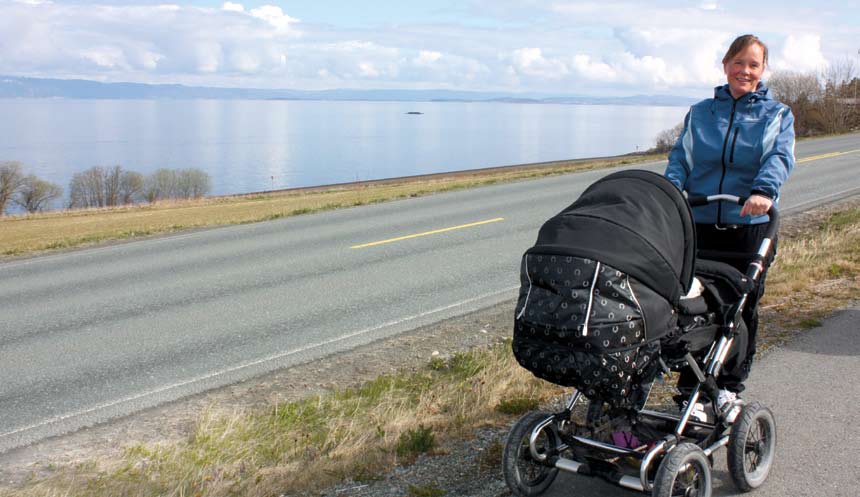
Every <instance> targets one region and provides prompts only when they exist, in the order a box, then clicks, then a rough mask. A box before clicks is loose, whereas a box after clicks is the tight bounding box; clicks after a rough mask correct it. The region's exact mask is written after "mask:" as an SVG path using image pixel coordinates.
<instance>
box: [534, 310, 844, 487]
mask: <svg viewBox="0 0 860 497" xmlns="http://www.w3.org/2000/svg"><path fill="white" fill-rule="evenodd" d="M858 337H860V307H854V308H851V309H848V310H845V311H842V312H840V313H838V314H836V315H835V316H833V317H831V318H830V319H828V320H826V321H825V322H824V324H823V326H822V327H820V328H816V329H815V330H812V331H810V332H809V333H806V334H804V335H802V336H801V337H799V338H798V339H796V340H794V341H793V342H791V343H790V344H788V345H787V346H785V347H782V348H781V349H778V350H775V351H773V352H771V353H770V354H768V355H767V357H766V358H765V359H764V360H762V361H760V362H759V363H758V364H756V365H755V367H754V369H753V373H752V375H751V376H750V380H749V381H748V382H747V383H746V385H747V391H746V392H745V393H744V397H745V398H746V399H750V400H752V399H755V400H759V401H761V402H762V403H763V404H764V405H765V406H767V407H769V408H770V409H771V411H773V414H774V419H775V420H776V426H777V449H776V458H775V460H774V465H773V468H772V469H771V473H770V476H769V477H768V479H767V481H765V483H764V485H762V486H761V487H759V488H758V489H756V490H754V491H753V492H751V493H749V494H744V495H750V496H754V497H784V496H791V497H823V496H827V497H855V496H856V495H858V492H860V490H858V489H860V460H858V458H857V455H858V451H857V447H858V446H860V424H858V423H857V420H858V419H860V402H857V399H858V398H860V382H858V381H857V377H856V372H857V371H858V370H860V340H858ZM714 460H715V465H714V470H713V472H712V477H713V488H714V496H715V497H724V496H730V495H741V493H740V492H739V491H738V490H737V489H736V488H735V487H734V484H733V483H732V481H731V477H730V476H729V470H728V467H727V465H726V450H725V449H721V450H719V451H718V452H716V453H714ZM543 495H544V496H545V497H573V496H585V495H600V496H603V497H630V496H634V495H642V494H639V493H637V492H632V491H628V490H624V489H621V488H619V487H616V486H614V485H610V484H608V483H605V482H603V481H600V480H597V479H593V478H587V477H579V476H576V475H569V474H564V473H561V474H560V475H559V476H558V478H557V479H556V481H555V483H553V485H552V486H551V487H550V488H549V490H548V491H547V492H546V493H545V494H543Z"/></svg>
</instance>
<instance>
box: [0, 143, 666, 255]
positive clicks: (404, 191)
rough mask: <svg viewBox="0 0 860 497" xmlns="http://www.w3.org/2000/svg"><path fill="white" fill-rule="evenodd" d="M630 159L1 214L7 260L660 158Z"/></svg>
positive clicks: (0, 250)
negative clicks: (33, 212) (10, 214)
mask: <svg viewBox="0 0 860 497" xmlns="http://www.w3.org/2000/svg"><path fill="white" fill-rule="evenodd" d="M659 158H662V156H656V155H654V156H645V155H639V156H626V157H617V158H607V159H596V160H576V161H558V162H549V163H541V164H533V165H526V166H511V167H501V168H491V169H483V170H476V171H463V172H457V173H448V174H438V175H429V176H419V177H410V178H400V179H392V180H385V181H373V182H364V183H354V184H349V185H340V186H333V187H320V188H307V189H300V190H292V191H289V190H288V191H282V192H268V193H262V194H252V195H237V196H231V197H213V198H207V199H201V200H189V201H176V202H164V203H156V204H148V205H140V206H124V207H116V208H106V209H89V210H71V211H58V212H46V213H41V214H32V215H26V216H8V217H0V233H3V236H2V237H0V256H20V255H27V254H32V253H36V252H42V251H46V250H58V249H68V248H73V247H80V246H85V245H92V244H96V243H102V242H107V241H114V240H124V239H129V238H136V237H142V236H149V235H155V234H164V233H171V232H176V231H181V230H188V229H195V228H204V227H211V226H224V225H230V224H245V223H254V222H259V221H271V220H275V219H280V218H284V217H290V216H297V215H301V214H308V213H311V212H319V211H325V210H332V209H340V208H346V207H353V206H358V205H365V204H374V203H379V202H387V201H390V200H396V199H402V198H409V197H418V196H422V195H429V194H432V193H439V192H444V191H451V190H460V189H466V188H472V187H476V186H482V185H489V184H493V183H501V182H509V181H515V180H521V179H527V178H535V177H540V176H549V175H556V174H564V173H570V172H577V171H585V170H589V169H598V168H604V167H612V166H618V165H622V164H631V163H635V162H643V161H646V160H656V159H659Z"/></svg>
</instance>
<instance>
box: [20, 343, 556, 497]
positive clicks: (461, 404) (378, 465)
mask: <svg viewBox="0 0 860 497" xmlns="http://www.w3.org/2000/svg"><path fill="white" fill-rule="evenodd" d="M558 393H559V390H558V388H556V387H552V386H548V385H546V384H545V383H542V382H539V381H538V380H536V379H535V378H534V377H533V376H532V375H531V374H529V373H528V372H526V371H525V370H523V369H522V368H519V367H516V364H515V361H514V359H513V357H512V355H511V354H510V352H509V347H507V346H501V345H500V346H498V347H495V348H493V349H490V350H480V351H473V352H471V353H466V354H460V355H455V356H454V357H452V358H451V359H450V360H448V361H444V362H440V361H436V362H434V363H433V364H432V365H428V366H427V367H426V368H424V369H423V370H421V371H419V372H417V373H409V374H399V375H392V376H383V377H380V378H378V379H376V380H374V381H371V382H368V383H366V384H364V385H362V386H361V387H359V388H354V389H348V390H339V391H333V392H331V393H330V394H327V395H324V396H316V397H312V398H309V399H305V400H302V401H299V402H290V403H285V404H277V405H273V406H271V407H270V408H269V409H267V410H264V411H259V412H236V413H233V414H232V415H227V416H225V415H220V416H213V415H211V414H210V413H203V414H202V415H201V418H200V420H199V422H198V425H197V428H196V430H195V432H194V433H193V434H192V435H191V436H190V437H189V439H188V440H187V441H186V442H184V443H181V444H174V445H164V446H155V447H143V446H135V447H131V448H129V449H128V450H127V452H126V456H125V459H124V460H123V461H120V462H118V463H116V462H109V461H101V462H99V463H98V464H96V463H90V464H86V465H83V466H79V467H74V468H63V469H61V470H59V471H58V472H57V474H56V475H54V476H52V477H49V478H47V479H44V480H42V481H40V482H37V483H33V484H30V485H28V486H27V487H26V488H23V489H19V490H15V491H11V492H9V493H5V494H4V495H7V496H13V495H14V496H37V495H38V496H48V497H50V496H61V495H62V496H66V495H68V496H84V495H86V496H116V495H123V496H141V497H143V496H157V495H166V496H198V495H199V496H234V495H235V496H240V495H241V496H251V497H253V496H276V495H281V494H282V493H284V492H287V493H289V494H294V493H295V492H299V491H304V492H308V491H311V490H313V489H318V488H320V487H322V486H325V485H327V484H332V483H334V482H337V481H341V480H343V479H353V480H359V481H362V480H368V479H372V478H375V477H376V476H377V475H379V474H380V472H381V471H383V470H386V469H388V468H390V467H392V466H393V465H395V464H398V463H404V462H406V463H408V462H409V461H410V460H411V459H413V458H414V457H415V455H416V454H418V453H421V452H425V451H427V450H428V449H431V448H432V447H433V445H434V444H433V441H432V437H436V438H442V439H444V438H447V437H457V436H463V435H465V434H466V433H468V432H469V431H471V430H472V429H473V428H474V427H476V426H480V425H486V424H488V423H494V422H498V421H499V420H500V419H502V418H503V417H504V415H502V414H499V413H498V412H497V411H496V409H495V408H496V406H497V405H499V403H500V402H501V401H502V400H504V399H507V398H509V397H518V398H530V399H534V400H535V401H537V402H541V401H546V400H547V399H549V398H550V397H552V396H554V395H557V394H558ZM428 438H430V440H429V441H428Z"/></svg>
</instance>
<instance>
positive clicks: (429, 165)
mask: <svg viewBox="0 0 860 497" xmlns="http://www.w3.org/2000/svg"><path fill="white" fill-rule="evenodd" d="M410 111H418V112H422V113H423V114H422V115H408V114H407V112H410ZM685 112H686V108H684V107H646V106H607V105H590V106H589V105H549V104H508V103H468V102H323V101H319V102H317V101H314V102H302V101H280V100H278V101H263V100H250V101H239V100H189V101H186V100H179V101H171V100H65V99H33V100H28V99H18V100H0V113H2V115H3V116H5V118H4V119H0V161H9V160H15V161H20V162H21V163H22V164H23V165H24V168H25V171H26V172H27V173H34V174H36V175H38V176H40V177H42V178H44V179H47V180H50V181H52V182H54V183H58V184H60V185H62V186H64V187H66V186H67V185H68V182H69V179H70V178H71V176H72V174H74V173H75V172H78V171H82V170H84V169H87V168H89V167H92V166H96V165H100V166H111V165H115V164H120V165H122V166H123V167H124V168H126V169H130V170H134V171H138V172H141V173H144V174H146V173H149V172H152V171H154V170H155V169H158V168H160V167H168V168H186V167H197V168H200V169H203V170H204V171H207V172H208V173H209V174H210V175H211V176H212V180H213V182H212V186H213V192H212V193H214V194H225V193H239V192H249V191H260V190H269V189H273V188H285V187H295V186H310V185H320V184H328V183H340V182H348V181H356V180H366V179H378V178H387V177H394V176H407V175H414V174H425V173H434V172H444V171H453V170H461V169H474V168H480V167H489V166H498V165H508V164H521V163H529V162H540V161H548V160H557V159H571V158H581V157H595V156H606V155H617V154H623V153H627V152H632V151H635V150H637V149H638V150H644V149H647V148H649V147H651V146H653V144H654V138H655V136H656V135H657V133H659V132H660V131H662V130H664V129H667V128H670V127H672V126H674V125H676V124H677V123H679V122H681V120H682V119H683V116H684V113H685Z"/></svg>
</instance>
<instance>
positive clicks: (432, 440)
mask: <svg viewBox="0 0 860 497" xmlns="http://www.w3.org/2000/svg"><path fill="white" fill-rule="evenodd" d="M434 447H436V435H434V434H433V428H431V427H429V426H424V425H418V427H417V428H415V429H414V430H406V431H405V432H404V433H401V434H400V439H399V440H398V442H397V455H399V456H415V455H419V454H424V453H427V452H430V451H431V450H432V449H433V448H434Z"/></svg>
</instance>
